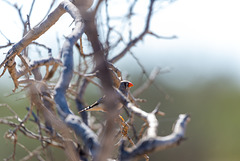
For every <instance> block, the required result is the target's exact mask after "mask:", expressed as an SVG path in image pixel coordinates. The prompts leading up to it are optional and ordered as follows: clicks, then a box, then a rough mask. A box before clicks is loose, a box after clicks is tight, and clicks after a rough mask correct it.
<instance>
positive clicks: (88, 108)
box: [78, 106, 93, 113]
mask: <svg viewBox="0 0 240 161" xmlns="http://www.w3.org/2000/svg"><path fill="white" fill-rule="evenodd" d="M91 108H93V107H92V106H88V107H86V108H84V109H82V110H81V111H78V113H81V112H83V111H88V110H90V109H91Z"/></svg>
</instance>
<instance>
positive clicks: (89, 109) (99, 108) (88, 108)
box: [78, 106, 104, 113]
mask: <svg viewBox="0 0 240 161" xmlns="http://www.w3.org/2000/svg"><path fill="white" fill-rule="evenodd" d="M83 111H103V112H104V109H103V108H102V107H100V106H88V107H86V108H84V109H82V110H81V111H79V112H78V113H81V112H83Z"/></svg>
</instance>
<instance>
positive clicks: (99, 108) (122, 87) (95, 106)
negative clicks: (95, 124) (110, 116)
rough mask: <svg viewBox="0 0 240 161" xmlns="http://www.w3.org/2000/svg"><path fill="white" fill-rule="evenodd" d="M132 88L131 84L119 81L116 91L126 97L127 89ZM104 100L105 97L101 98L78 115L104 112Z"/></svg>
mask: <svg viewBox="0 0 240 161" xmlns="http://www.w3.org/2000/svg"><path fill="white" fill-rule="evenodd" d="M132 86H133V84H132V83H131V82H129V81H126V80H124V81H121V83H120V86H119V88H118V89H119V90H120V91H121V92H122V94H124V95H125V96H126V97H127V96H128V92H129V89H130V87H132ZM105 100H106V96H103V97H102V98H100V99H99V100H98V101H96V102H95V103H93V104H92V105H90V106H88V107H86V108H84V109H83V110H81V111H79V112H78V113H81V112H83V111H106V110H105V109H104V105H103V104H104V101H105ZM121 106H122V105H121ZM118 108H119V107H118Z"/></svg>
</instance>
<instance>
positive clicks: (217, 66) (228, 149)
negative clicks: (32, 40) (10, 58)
mask: <svg viewBox="0 0 240 161" xmlns="http://www.w3.org/2000/svg"><path fill="white" fill-rule="evenodd" d="M16 2H17V1H11V3H12V4H14V3H16ZM31 2H32V1H30V0H25V1H23V0H21V1H18V2H17V3H18V4H19V5H22V12H23V13H25V12H26V14H27V13H28V10H29V7H30V5H31ZM57 2H58V3H59V2H60V1H57ZM130 2H131V1H130V0H126V1H121V2H120V1H117V0H112V1H109V3H110V6H111V7H110V8H111V10H110V11H109V12H110V14H112V15H114V16H116V17H117V16H121V15H123V13H121V12H125V11H124V9H122V10H121V12H120V11H119V8H121V7H123V8H124V5H127V4H128V3H130ZM157 2H158V3H157V5H156V7H155V10H154V16H153V19H152V22H151V27H150V29H151V31H153V32H154V33H156V34H158V35H161V36H164V37H171V36H173V35H175V36H176V37H177V38H176V39H157V38H156V37H153V36H149V35H147V36H146V37H145V38H144V39H143V40H142V41H141V42H139V43H138V44H137V45H136V46H135V47H134V48H133V49H132V53H133V54H134V55H135V56H136V57H137V58H138V59H137V61H136V59H135V58H134V57H133V56H132V55H131V54H128V55H127V56H125V57H124V58H123V59H121V60H120V61H119V62H117V63H116V66H117V67H118V68H119V69H120V70H121V71H123V73H124V74H125V75H129V80H130V81H131V82H133V83H134V85H135V86H134V87H133V88H132V89H131V90H132V91H134V90H135V89H137V88H138V87H139V86H141V84H142V83H144V81H145V80H146V76H145V75H144V74H143V72H142V69H141V67H140V65H139V62H140V64H141V65H143V66H144V68H145V70H146V74H147V75H149V74H150V72H151V71H152V70H153V68H155V67H159V68H161V69H162V70H163V71H165V72H163V73H160V74H159V75H158V77H157V79H156V80H155V82H154V84H153V85H152V86H151V87H150V88H149V89H148V90H146V91H145V93H144V94H142V95H140V98H144V99H147V102H146V103H143V104H141V106H142V107H143V108H144V110H146V111H152V110H153V109H154V107H155V106H156V105H157V103H159V102H160V103H161V106H160V110H161V111H163V112H165V113H166V115H165V116H164V117H158V119H159V135H160V136H164V135H168V134H170V133H171V128H172V125H173V123H174V121H175V120H176V119H177V117H178V115H179V114H181V113H188V114H190V115H191V122H190V123H189V125H188V128H187V133H186V138H187V140H186V141H184V142H182V143H181V145H180V146H178V147H175V148H172V149H167V150H164V151H160V152H155V153H153V154H151V155H150V160H156V161H157V160H164V161H192V160H195V161H203V160H204V161H239V160H240V155H239V152H238V151H239V149H240V140H239V137H238V136H239V133H240V128H239V125H238V123H239V122H240V117H239V114H240V108H239V105H240V83H239V81H240V45H239V42H240V31H239V29H240V22H239V15H240V10H239V7H238V6H239V3H240V2H239V1H238V0H228V1H224V0H177V1H174V2H171V1H157ZM35 3H36V4H35V6H36V7H35V8H33V13H32V19H31V24H32V26H34V24H37V23H38V22H39V21H40V20H41V19H42V18H43V17H44V14H45V13H46V12H47V9H48V8H47V7H44V6H49V4H50V2H47V1H44V3H43V1H36V2H35ZM58 3H56V4H58ZM147 5H148V3H146V2H145V1H139V3H138V6H137V7H136V11H135V12H136V16H135V17H134V18H133V23H132V27H133V30H134V31H135V33H133V36H134V35H137V34H138V33H139V32H141V31H142V28H143V27H144V26H143V25H142V26H141V24H143V22H144V21H145V17H144V16H145V15H146V11H147V7H146V6H147ZM120 6H121V7H120ZM0 8H1V10H0V14H1V15H2V16H1V17H0V21H1V25H0V31H1V32H2V33H3V34H4V35H5V36H6V37H7V38H8V39H9V40H11V42H18V41H19V40H20V39H21V37H22V26H21V23H20V22H19V18H18V13H17V11H16V10H15V9H14V8H13V7H12V6H10V5H9V4H7V3H6V2H5V1H3V0H1V1H0ZM53 8H55V7H53ZM143 8H145V9H146V10H145V9H143ZM102 10H104V6H103V9H102ZM116 11H118V12H116ZM26 14H25V15H26ZM23 15H24V14H23ZM25 15H24V16H25ZM103 17H104V15H103ZM71 22H72V19H71V18H70V17H69V16H68V15H64V16H63V17H62V18H61V19H60V22H57V23H56V24H55V25H54V26H53V28H51V29H50V30H49V31H47V32H46V34H45V35H43V36H42V37H40V38H39V39H38V40H37V41H38V42H40V43H43V44H47V45H48V46H49V47H51V48H52V50H53V55H54V53H55V55H57V54H58V53H57V52H58V50H59V47H58V43H57V39H56V35H58V36H59V39H60V42H61V43H62V42H63V41H64V37H63V35H67V34H68V33H69V32H71V28H72V27H69V26H70V24H71ZM112 25H113V26H114V25H115V26H116V28H117V27H119V26H120V25H119V24H118V22H113V24H112ZM120 27H121V26H120ZM120 27H119V28H120ZM101 32H104V28H103V29H102V30H100V33H101ZM7 43H8V41H7V39H6V38H4V36H3V35H0V45H4V44H7ZM61 43H60V44H61ZM86 46H89V44H86ZM31 49H32V50H33V51H35V50H36V49H35V48H34V47H32V48H31ZM8 50H9V48H4V49H0V61H1V62H2V60H3V59H4V58H5V55H4V53H6V52H7V51H8ZM85 50H87V51H88V50H89V51H91V49H87V48H86V49H85ZM119 50H121V49H120V48H119ZM43 53H44V52H43ZM55 55H54V56H55ZM37 58H38V54H37V53H36V55H34V56H32V59H37ZM1 72H2V69H1ZM13 88H14V85H13V82H12V80H11V79H10V77H9V75H8V73H6V74H5V75H4V76H3V77H1V78H0V91H1V92H0V104H3V103H7V104H9V105H10V106H11V107H13V108H14V110H15V111H16V112H17V113H19V115H20V116H24V114H26V110H25V107H26V106H28V101H27V100H26V99H21V98H22V97H23V93H19V94H14V95H10V96H6V95H9V94H11V90H12V89H13ZM85 97H86V100H87V102H89V103H91V102H92V101H94V100H95V99H96V98H98V97H99V93H97V92H93V90H91V88H90V89H89V90H88V91H87V94H86V96H85ZM0 108H1V112H0V116H1V117H3V116H7V115H9V114H10V113H9V112H8V110H6V108H3V107H0ZM32 128H34V127H32ZM8 129H9V127H8V126H5V125H2V124H0V136H1V138H0V159H3V158H6V157H8V156H9V155H10V154H11V152H12V149H13V144H12V143H11V142H10V141H9V140H6V139H4V138H3V136H4V133H5V132H6V131H7V130H8ZM18 139H19V142H21V143H24V144H25V145H26V146H27V148H29V149H31V148H32V146H34V145H36V144H38V143H37V142H36V141H30V142H29V143H25V141H26V139H25V137H24V136H21V135H20V136H19V138H18ZM28 140H29V139H28ZM16 153H17V154H16V157H17V159H18V158H22V157H23V156H25V155H26V154H27V153H26V152H25V151H24V150H22V149H21V148H19V147H17V152H16ZM53 153H56V154H57V155H55V156H56V158H55V159H56V160H57V159H60V160H62V159H63V158H62V154H61V153H60V152H59V150H57V149H53Z"/></svg>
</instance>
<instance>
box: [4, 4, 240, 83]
mask: <svg viewBox="0 0 240 161" xmlns="http://www.w3.org/2000/svg"><path fill="white" fill-rule="evenodd" d="M15 1H16V0H15ZM111 1H112V2H113V4H115V6H114V5H113V7H112V10H111V12H112V13H113V14H114V12H116V11H117V12H116V15H118V14H119V13H120V10H119V8H121V10H124V8H125V7H124V3H121V2H123V1H121V2H120V1H119V0H111ZM111 1H110V2H111ZM12 2H13V1H12ZM20 2H24V3H26V4H27V2H28V4H31V1H30V0H24V1H23V0H21V1H20ZM29 2H30V3H29ZM43 2H44V4H43ZM47 2H48V1H46V0H44V1H40V0H36V6H35V8H34V10H35V11H33V15H32V17H33V18H32V19H31V23H32V25H34V24H36V23H38V22H39V21H40V20H41V18H42V17H43V16H44V15H45V13H46V10H47V9H48V8H47V7H45V6H48V5H47V4H46V3H47ZM124 2H125V1H124ZM139 2H140V3H139V9H138V10H136V11H137V12H138V13H139V15H138V16H136V20H135V21H134V22H135V23H133V27H135V30H136V32H137V31H138V30H139V31H140V30H141V27H140V25H139V24H141V21H143V20H144V19H142V18H141V12H144V11H145V10H142V8H143V7H144V6H146V4H145V2H146V1H145V0H144V1H143V0H142V1H141V0H139ZM147 2H148V1H147ZM48 3H49V2H48ZM163 4H164V5H165V7H162V9H161V10H159V9H158V10H157V9H156V11H155V15H154V18H153V20H152V24H151V30H152V31H153V32H155V33H157V34H159V35H161V36H172V35H176V36H177V37H178V39H174V40H158V39H156V38H154V37H151V36H147V37H146V38H145V39H144V41H143V42H140V43H138V44H137V46H136V47H134V49H133V50H132V51H133V52H134V54H135V55H136V56H138V57H139V58H140V61H141V62H142V63H143V64H145V65H150V67H149V68H152V67H154V66H160V67H170V68H171V69H172V71H171V72H170V73H169V74H166V75H164V76H163V77H166V78H165V79H170V78H171V77H175V76H178V77H179V80H178V81H180V82H181V81H182V83H184V82H188V81H191V80H195V79H199V78H200V79H201V78H202V77H204V76H206V77H209V76H212V75H215V74H220V73H222V72H223V73H225V74H228V75H229V76H230V77H235V78H238V79H239V80H240V45H239V43H240V20H239V15H240V9H239V6H240V1H239V0H228V1H226V0H177V1H176V2H174V3H172V4H170V5H166V4H167V3H163ZM141 5H142V6H141ZM120 6H122V7H120ZM0 8H1V9H0V15H1V17H0V21H1V24H0V31H1V32H3V33H4V34H5V35H6V36H7V37H8V38H9V39H10V40H11V41H12V42H17V41H19V40H20V38H21V32H22V26H21V24H20V23H19V20H18V19H16V16H18V14H17V12H16V10H14V9H13V8H12V7H10V6H9V5H7V4H6V3H4V2H3V1H0ZM145 8H146V7H145ZM159 8H160V6H159ZM24 9H26V11H28V6H26V5H24V6H23V10H24ZM125 9H126V8H125ZM26 14H27V12H26ZM61 20H62V21H64V23H57V24H56V25H55V26H54V28H53V29H51V31H53V32H52V33H51V31H49V32H47V35H45V36H43V37H41V38H40V39H39V40H38V41H40V42H43V43H47V44H49V46H50V47H51V46H55V47H56V43H55V41H56V39H55V37H53V36H51V34H56V33H62V32H63V33H64V35H67V34H68V32H70V31H71V27H69V24H70V23H71V21H72V20H71V18H69V16H68V15H65V16H64V18H61ZM138 22H139V23H138ZM56 30H57V31H56ZM60 35H61V34H60ZM49 37H51V39H49ZM6 43H7V41H6V39H5V38H4V37H3V36H2V35H0V45H4V44H6ZM53 48H54V47H53ZM7 50H8V49H5V50H0V61H2V60H3V58H4V57H5V56H3V55H2V53H3V52H6V51H7ZM53 50H54V49H53ZM128 61H130V62H132V61H134V60H132V58H131V57H130V56H129V60H128ZM123 64H124V63H123V62H119V63H118V65H119V66H120V68H123V67H124V65H123ZM173 83H174V82H173Z"/></svg>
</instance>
